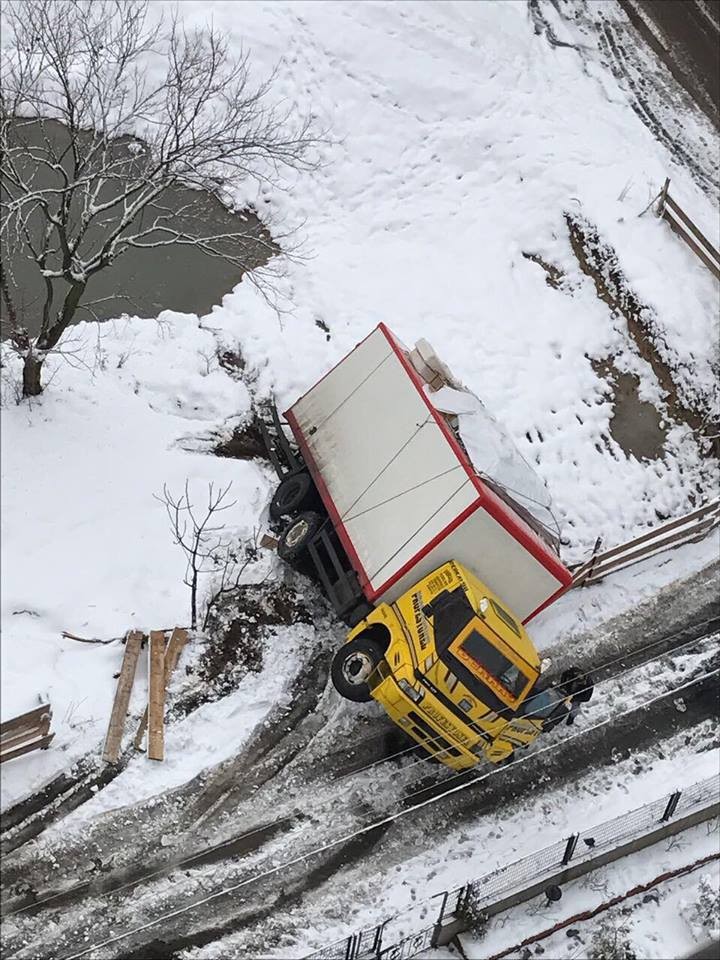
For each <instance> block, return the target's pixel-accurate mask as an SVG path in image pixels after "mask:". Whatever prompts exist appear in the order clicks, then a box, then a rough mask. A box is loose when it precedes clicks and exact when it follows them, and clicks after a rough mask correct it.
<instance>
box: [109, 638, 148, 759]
mask: <svg viewBox="0 0 720 960" xmlns="http://www.w3.org/2000/svg"><path fill="white" fill-rule="evenodd" d="M143 636H144V635H143V633H141V631H140V630H131V631H130V633H129V634H128V638H127V640H126V642H125V653H124V654H123V662H122V667H121V668H120V677H119V679H118V685H117V689H116V690H115V700H114V701H113V707H112V712H111V714H110V722H109V724H108V732H107V736H106V737H105V746H104V748H103V755H102V756H103V760H105V761H106V762H107V763H117V759H118V757H119V756H120V744H121V743H122V735H123V730H124V729H125V720H126V718H127V711H128V706H129V704H130V693H131V692H132V688H133V683H134V681H135V668H136V666H137V661H138V657H139V656H140V647H141V646H142V641H143Z"/></svg>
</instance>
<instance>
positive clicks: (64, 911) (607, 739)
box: [4, 609, 720, 957]
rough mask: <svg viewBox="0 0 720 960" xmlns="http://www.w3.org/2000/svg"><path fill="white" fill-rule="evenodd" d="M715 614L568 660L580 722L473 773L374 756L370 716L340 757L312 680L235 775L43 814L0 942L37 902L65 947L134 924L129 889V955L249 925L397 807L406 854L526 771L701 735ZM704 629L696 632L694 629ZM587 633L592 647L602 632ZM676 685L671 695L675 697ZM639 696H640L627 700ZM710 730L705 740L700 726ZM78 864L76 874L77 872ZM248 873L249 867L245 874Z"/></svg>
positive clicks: (606, 759) (524, 779) (332, 709)
mask: <svg viewBox="0 0 720 960" xmlns="http://www.w3.org/2000/svg"><path fill="white" fill-rule="evenodd" d="M706 614H707V609H705V610H704V611H703V616H706ZM719 625H720V617H719V616H718V611H715V615H714V617H713V618H712V619H707V618H706V619H703V620H700V621H698V622H697V623H696V625H695V627H694V629H693V628H687V625H686V629H685V630H684V631H682V632H678V633H676V634H673V635H670V636H667V637H665V638H660V639H654V640H649V639H648V636H647V633H645V634H640V633H638V634H636V635H635V649H633V645H632V644H631V643H627V644H626V645H625V648H624V651H623V653H622V655H620V656H615V657H613V658H612V659H610V660H605V661H603V662H604V663H605V664H606V666H605V668H604V669H602V670H597V668H598V667H599V665H600V664H599V662H598V660H597V659H596V658H595V657H592V658H591V659H590V660H589V662H584V663H583V664H582V666H583V667H588V666H589V667H593V668H595V670H596V680H597V687H596V694H595V699H594V701H593V702H592V703H591V705H590V707H589V709H588V711H587V715H586V717H585V718H584V723H583V725H582V726H580V727H579V728H576V729H575V730H573V731H572V732H571V733H570V735H569V736H568V732H567V731H565V730H563V731H556V732H555V733H553V734H551V735H547V737H546V738H543V739H542V740H541V741H540V746H539V747H538V748H537V749H535V750H533V752H532V753H530V754H529V755H528V756H527V757H522V759H521V760H520V761H519V762H517V763H516V764H514V765H512V766H511V767H509V768H505V769H501V770H489V771H487V772H483V771H480V772H479V774H476V773H475V772H473V773H472V774H470V775H464V776H462V777H458V776H456V775H453V774H451V773H450V772H448V771H445V770H442V769H439V770H438V769H436V768H433V767H432V766H429V765H428V764H427V763H426V762H424V761H422V760H420V759H419V758H417V756H416V754H415V752H414V751H412V752H408V751H407V748H405V747H404V745H401V747H400V750H401V752H400V753H399V755H398V757H397V758H396V759H389V760H388V759H385V760H384V761H383V762H377V761H378V760H380V759H381V757H375V756H374V755H373V751H374V750H377V749H378V748H380V750H381V751H382V750H383V749H387V746H386V743H385V737H384V735H383V733H382V731H381V730H377V731H376V732H375V733H373V732H372V726H373V724H370V729H369V730H366V732H365V736H366V737H367V742H366V743H365V744H363V742H362V741H361V742H360V743H359V744H358V746H359V752H360V753H361V754H362V753H363V747H365V750H366V751H367V752H365V755H364V760H365V765H364V766H363V768H362V769H360V770H357V769H356V768H357V766H358V758H357V757H355V758H354V759H353V761H352V764H351V766H350V769H348V760H349V757H348V756H347V754H344V752H342V751H341V752H338V751H337V750H336V749H334V747H333V745H334V744H337V743H338V742H340V741H341V740H342V738H343V729H342V726H343V722H344V723H347V720H348V717H347V710H345V711H343V710H342V709H340V711H338V709H337V704H335V705H334V706H333V705H331V704H329V703H328V701H329V700H331V699H332V698H330V697H328V696H327V695H326V696H325V697H323V698H321V700H322V701H323V702H324V704H325V706H323V703H321V704H320V705H319V707H318V709H316V710H315V711H314V712H311V713H310V714H309V716H310V717H311V718H312V719H311V721H310V722H308V720H307V716H306V717H305V722H304V723H302V722H301V723H300V724H299V725H298V726H297V727H295V728H293V727H292V725H291V726H290V729H288V725H287V723H286V724H285V725H283V724H282V723H281V724H280V728H279V731H276V733H275V734H274V735H273V733H272V731H271V732H270V735H269V737H268V734H267V733H265V734H264V737H265V744H264V746H265V749H266V751H267V757H266V759H267V760H269V765H265V764H264V763H263V761H262V760H260V761H259V762H255V763H253V764H252V767H251V769H250V776H249V777H247V776H246V777H245V779H244V781H243V782H242V783H240V782H238V780H239V772H238V771H239V769H240V768H242V766H245V767H246V768H247V765H248V761H247V759H245V758H244V757H246V756H247V755H244V757H238V758H234V759H233V761H231V762H230V765H229V766H228V767H226V768H225V769H224V770H222V771H220V772H216V773H215V775H214V776H211V778H210V780H209V781H208V782H206V783H194V784H191V785H190V787H189V788H184V789H183V790H181V791H180V792H179V794H176V795H175V796H173V795H169V796H167V797H165V798H162V800H161V801H159V802H158V803H155V804H153V805H152V807H151V808H150V809H146V810H144V811H142V810H140V811H135V816H133V811H127V810H123V811H121V812H119V813H118V814H117V815H116V816H109V817H106V818H103V819H102V820H100V821H99V822H97V823H96V824H91V825H90V829H89V830H88V829H87V828H83V829H82V830H75V831H73V829H72V826H70V828H69V829H68V831H67V832H66V831H61V832H60V831H57V830H55V831H53V833H52V836H51V837H49V838H47V840H46V842H45V843H43V844H41V847H40V850H38V849H33V850H28V849H27V848H25V847H23V848H20V850H19V851H18V853H17V855H15V856H14V857H9V858H6V862H5V865H4V866H5V869H4V881H5V889H6V890H9V891H13V890H15V891H16V894H17V892H18V891H20V890H22V889H23V888H24V889H27V888H28V887H33V888H34V891H35V892H34V893H33V894H32V896H31V897H27V895H25V896H24V897H23V896H21V897H17V896H12V895H11V897H10V899H9V901H8V900H6V902H5V905H4V931H5V933H4V935H5V937H6V941H5V942H6V946H7V947H8V948H9V949H11V950H13V951H17V956H19V957H23V956H26V955H27V956H32V955H35V954H33V952H32V951H33V950H35V951H36V950H37V947H38V946H39V943H40V942H45V939H46V938H47V936H48V926H47V923H48V917H50V919H51V920H52V924H51V928H52V929H53V931H56V932H57V939H56V940H55V939H54V940H53V947H52V949H53V951H55V953H56V954H57V955H58V956H61V955H62V956H64V955H65V953H66V952H67V951H68V948H69V946H70V945H71V944H73V943H78V942H82V938H83V937H85V934H86V933H88V932H89V931H90V932H91V934H92V935H91V941H92V942H98V938H99V937H100V933H101V931H105V937H106V938H111V937H112V930H113V928H114V926H115V925H116V924H117V922H118V920H117V918H118V917H123V916H125V920H124V921H123V926H126V925H130V926H133V925H134V926H135V927H137V926H141V924H138V923H137V922H135V919H134V918H136V917H137V916H138V913H137V911H138V907H139V904H147V910H145V909H143V915H145V913H147V915H148V920H149V921H150V922H151V923H152V926H150V927H148V929H147V931H143V932H142V933H140V934H139V935H137V936H136V937H133V938H130V939H129V940H128V942H125V938H124V939H123V947H122V950H123V953H122V954H119V955H123V956H127V955H128V954H127V951H128V949H131V948H132V949H134V950H135V951H136V954H137V956H138V957H140V956H142V955H147V954H143V951H144V950H148V949H150V950H151V955H161V954H157V953H155V952H154V951H156V950H157V949H159V945H158V944H159V942H160V940H162V941H164V942H165V941H166V942H167V943H172V944H173V947H172V949H168V950H167V951H166V952H165V953H162V955H163V956H172V955H174V953H176V952H177V951H179V950H180V949H183V948H185V947H189V946H191V945H193V944H198V943H202V942H209V939H213V938H216V937H217V936H219V935H220V934H221V933H223V932H228V931H229V930H234V929H237V927H238V926H239V925H242V926H243V927H246V926H247V928H248V929H247V932H246V935H247V936H250V935H251V932H252V925H253V924H254V923H259V922H260V921H261V920H264V919H266V918H267V916H268V915H269V912H271V911H269V908H268V909H262V910H260V911H259V913H258V910H257V907H256V906H255V905H256V904H257V903H258V901H260V900H264V901H266V902H272V901H277V898H278V896H280V893H281V890H282V889H285V888H287V889H292V890H293V894H292V897H291V902H292V903H293V904H299V903H300V902H304V898H305V897H307V896H311V895H312V896H314V895H315V894H316V892H317V891H318V890H319V889H321V888H324V887H325V884H326V883H327V882H329V881H331V880H335V881H337V877H336V874H337V873H338V871H340V872H342V871H343V870H345V869H346V868H347V867H348V866H349V865H350V864H352V863H353V862H354V861H355V860H358V859H363V860H364V859H366V858H367V856H368V853H369V851H370V850H371V849H374V848H375V847H377V849H378V855H379V856H380V858H381V860H382V858H383V857H384V856H385V850H386V847H387V845H388V844H390V850H393V849H394V845H395V844H394V841H393V840H392V839H391V838H392V836H394V835H396V834H397V833H398V829H399V828H398V826H397V824H396V822H395V821H394V820H393V819H392V818H393V817H394V816H396V815H397V814H401V815H402V816H403V817H405V818H410V820H411V821H412V828H411V829H412V833H413V835H414V836H415V835H416V836H417V839H416V840H414V841H411V842H409V843H408V841H407V840H404V841H403V843H402V849H403V851H404V853H403V855H404V856H406V857H407V856H411V855H412V854H413V853H416V852H418V853H419V852H421V851H422V849H423V841H422V837H425V836H427V835H429V834H431V833H434V832H437V831H438V830H441V831H443V830H445V829H447V828H448V826H449V825H450V824H452V827H453V828H454V829H457V828H458V827H461V825H462V824H463V823H464V822H466V821H467V822H469V823H472V822H474V821H475V820H476V819H477V818H479V817H482V816H486V815H491V814H492V812H493V811H497V810H502V809H505V808H507V806H508V805H512V804H513V803H519V802H522V800H523V798H524V797H529V796H532V795H533V792H534V791H535V790H536V789H537V785H538V784H539V783H542V784H543V788H544V790H545V791H548V790H550V789H552V790H557V789H558V788H566V787H567V785H568V784H569V783H572V782H574V781H575V780H577V779H580V778H582V777H583V776H586V775H588V774H590V773H591V772H592V771H595V773H596V774H597V772H598V770H601V769H602V768H603V767H604V766H607V765H608V764H609V765H611V766H612V765H613V764H617V763H618V762H619V761H620V759H622V758H623V757H625V756H628V755H629V754H631V753H632V754H633V755H638V754H642V752H643V751H646V750H649V751H651V752H652V750H653V744H656V743H660V742H662V741H664V740H667V739H669V738H671V737H673V736H675V735H677V733H678V732H679V731H681V730H684V731H686V733H687V736H688V738H689V741H688V742H690V743H692V744H694V747H693V749H696V748H697V747H702V746H703V745H704V747H705V748H706V747H707V736H708V733H709V732H710V730H712V729H713V728H712V727H710V728H708V727H707V722H708V721H709V720H710V719H712V718H713V717H714V716H715V713H716V707H717V703H716V700H717V698H716V678H715V677H714V676H711V677H710V678H707V677H706V675H707V674H712V671H713V670H715V669H717V667H718V666H720V662H718V660H717V653H716V647H717V639H716V634H717V628H718V626H719ZM708 635H710V639H708V640H704V639H702V638H704V637H707V636H708ZM598 646H599V647H600V649H602V642H600V643H599V644H598ZM588 653H589V651H588ZM595 656H596V654H595ZM679 688H682V689H681V690H680V694H681V695H682V697H683V701H684V707H685V709H683V710H682V711H679V710H678V709H677V708H676V707H675V706H674V704H675V703H676V701H677V695H678V689H679ZM666 691H667V692H666ZM644 703H648V704H649V706H644V707H643V706H640V708H639V709H638V708H637V707H636V706H635V705H636V704H641V705H642V704H644ZM343 712H344V713H345V714H346V716H345V717H343V715H342V714H343ZM377 720H378V721H379V722H377V723H376V726H377V727H382V724H383V721H382V720H381V719H380V718H377ZM583 727H585V728H587V729H583ZM702 731H705V733H704V734H703V733H702ZM711 736H712V737H713V741H712V742H714V733H713V734H711ZM576 741H577V742H576ZM258 746H259V744H258V743H255V744H254V745H252V744H251V745H250V747H249V750H251V751H252V750H256V751H257V749H258ZM691 752H692V751H691ZM381 756H382V755H381ZM278 761H280V762H278ZM373 761H375V762H373ZM353 771H355V772H353ZM475 780H479V782H478V783H476V782H474V781H475ZM458 788H460V789H459V790H458ZM453 791H454V792H453ZM478 791H479V792H478ZM480 797H481V799H479V798H480ZM270 811H272V814H270ZM142 814H144V819H145V824H144V825H143V824H142V823H141V816H140V815H142ZM269 814H270V815H269ZM268 815H269V816H268ZM387 818H390V819H387ZM238 823H240V824H242V829H241V830H240V831H238V829H237V825H238ZM373 824H377V826H376V827H373V826H372V825H373ZM356 831H364V832H361V834H360V836H359V837H358V838H357V839H347V840H342V839H341V838H342V837H352V835H353V834H354V833H355V832H356ZM73 832H74V833H75V839H73ZM400 832H401V831H400ZM119 833H120V835H122V836H123V837H124V838H125V840H124V844H123V848H122V849H121V850H118V849H117V844H116V842H115V838H116V837H117V835H118V834H119ZM148 834H150V835H151V836H154V838H155V842H156V844H158V851H157V852H158V854H159V856H158V858H157V860H155V861H152V860H149V844H148V842H147V841H148ZM209 838H212V841H213V842H212V843H208V839H209ZM415 844H417V846H415ZM38 854H40V855H39V856H38ZM108 855H109V856H108ZM138 855H141V856H142V857H143V860H142V863H143V866H142V867H138V866H137V862H138ZM298 858H301V859H299V860H298ZM123 862H124V863H125V864H126V865H125V866H123V865H122V864H123ZM278 864H279V865H280V868H281V869H280V876H278V875H277V871H278ZM283 864H287V867H285V866H283ZM88 871H90V872H91V875H90V877H89V879H88V880H85V879H83V880H82V881H81V882H79V883H78V882H77V878H78V877H79V876H82V877H85V876H87V874H88ZM263 875H267V876H266V879H265V880H264V881H256V880H255V879H254V878H255V877H259V876H260V877H262V876H263ZM63 877H65V879H63ZM220 878H222V879H220ZM48 884H50V886H47V885H48ZM233 884H240V885H241V886H243V885H245V884H247V885H248V889H247V891H243V894H242V898H241V901H240V904H241V905H240V906H239V904H238V901H237V898H236V897H228V898H225V897H221V898H220V900H215V899H211V900H210V902H209V903H207V904H205V903H203V904H198V906H197V907H196V908H194V909H193V910H192V924H193V927H194V928H196V933H195V934H193V936H192V937H188V936H187V935H185V934H183V935H180V934H179V932H178V931H179V930H182V929H184V923H185V920H183V924H182V925H181V926H180V927H178V925H177V921H176V920H175V918H173V917H170V918H168V920H167V921H165V922H160V923H155V922H153V921H154V919H155V917H157V916H158V914H159V913H170V914H172V912H173V911H174V910H177V909H180V910H184V909H185V908H186V907H187V905H188V903H194V902H195V901H199V900H204V898H205V897H206V896H208V895H209V896H211V897H212V894H213V893H214V892H215V891H217V890H218V889H221V888H222V887H227V886H232V885H233ZM199 891H202V894H200V893H199ZM33 901H36V903H35V904H33ZM221 901H224V902H221ZM280 901H281V902H282V897H280ZM128 904H131V906H128ZM159 904H162V910H159ZM128 910H130V913H129V914H128V913H127V911H128ZM126 914H127V915H126ZM108 917H111V918H115V919H112V920H110V921H108ZM108 922H109V925H108ZM255 935H256V936H257V935H258V932H257V930H256V931H255ZM36 938H39V939H36ZM208 938H209V939H208ZM23 942H24V943H27V944H30V945H31V946H30V947H28V951H29V952H28V951H26V950H25V949H19V950H18V947H19V944H20V943H23ZM99 942H102V937H100V941H99ZM133 944H134V945H135V946H134V947H133ZM13 955H14V954H13ZM68 955H71V954H70V953H68ZM113 955H114V954H113Z"/></svg>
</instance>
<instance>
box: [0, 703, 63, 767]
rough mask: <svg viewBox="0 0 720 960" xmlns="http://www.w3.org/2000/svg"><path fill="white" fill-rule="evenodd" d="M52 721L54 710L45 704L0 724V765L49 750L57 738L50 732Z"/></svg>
mask: <svg viewBox="0 0 720 960" xmlns="http://www.w3.org/2000/svg"><path fill="white" fill-rule="evenodd" d="M51 719H52V709H51V708H50V704H49V703H45V704H43V705H42V706H41V707H36V708H35V710H29V711H28V712H27V713H23V714H21V715H20V716H19V717H15V718H14V719H13V720H7V721H6V722H5V723H2V724H0V763H5V761H6V760H13V759H14V758H15V757H21V756H22V755H23V754H24V753H30V751H31V750H47V748H48V747H49V746H50V741H51V740H52V738H53V737H54V736H55V734H54V733H50V732H49V731H50V720H51Z"/></svg>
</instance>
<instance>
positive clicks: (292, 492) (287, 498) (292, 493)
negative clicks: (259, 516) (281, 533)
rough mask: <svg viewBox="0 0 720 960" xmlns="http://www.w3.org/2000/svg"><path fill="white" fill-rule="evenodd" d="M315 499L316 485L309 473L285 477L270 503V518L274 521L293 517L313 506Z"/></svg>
mask: <svg viewBox="0 0 720 960" xmlns="http://www.w3.org/2000/svg"><path fill="white" fill-rule="evenodd" d="M314 498H315V485H314V483H313V482H312V478H311V476H310V474H309V473H306V472H305V471H304V470H303V471H302V472H301V473H293V474H291V475H290V476H289V477H285V479H284V480H281V481H280V484H279V486H278V488H277V490H276V491H275V493H274V495H273V498H272V500H271V501H270V516H271V517H272V519H273V520H280V519H281V518H282V517H288V516H292V515H293V514H295V513H299V512H300V511H301V510H304V509H305V508H307V507H309V506H312V503H313V500H314Z"/></svg>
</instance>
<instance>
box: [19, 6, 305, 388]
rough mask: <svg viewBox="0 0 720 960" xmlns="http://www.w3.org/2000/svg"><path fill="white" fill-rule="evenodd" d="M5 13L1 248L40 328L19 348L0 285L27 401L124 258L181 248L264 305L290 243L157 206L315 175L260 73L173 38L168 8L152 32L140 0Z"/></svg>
mask: <svg viewBox="0 0 720 960" xmlns="http://www.w3.org/2000/svg"><path fill="white" fill-rule="evenodd" d="M4 17H5V21H6V25H7V29H8V31H9V33H10V35H11V39H12V43H10V44H9V45H8V48H7V52H5V51H4V56H3V60H2V67H1V71H2V73H1V77H0V80H1V86H0V242H2V243H3V245H4V248H5V249H6V250H7V249H12V250H14V251H15V250H17V251H20V253H21V255H22V257H23V258H24V259H26V260H27V261H29V262H30V263H32V264H33V266H34V268H35V269H36V272H37V277H38V287H39V290H42V291H43V296H42V297H41V298H40V299H41V300H42V306H41V308H40V312H39V317H38V319H39V333H38V335H37V336H36V337H35V338H27V342H26V339H24V338H23V335H22V333H21V329H22V324H21V318H19V316H18V311H17V310H15V309H13V308H11V306H10V304H11V302H12V290H11V283H10V282H9V278H8V276H7V273H6V274H4V275H3V280H2V284H0V301H1V302H2V305H3V308H4V312H5V313H6V316H7V321H8V323H9V324H10V326H11V328H12V329H13V331H17V333H15V334H14V336H13V338H12V339H13V343H14V344H15V345H16V349H18V351H19V352H21V355H22V356H23V358H24V360H25V364H26V368H27V369H26V371H25V373H24V384H23V387H24V390H25V391H26V395H36V394H37V393H39V392H41V390H42V385H41V380H40V372H41V368H42V364H43V362H44V359H45V357H46V356H47V354H48V352H49V351H51V350H53V349H54V348H55V347H56V346H57V344H58V342H59V340H60V338H61V337H62V335H63V333H64V332H65V330H66V329H67V326H68V325H69V324H70V323H71V322H72V320H73V318H74V317H75V315H76V312H77V310H78V309H79V308H80V307H81V306H82V304H83V302H84V301H85V294H86V288H87V286H88V284H89V283H91V282H92V278H93V276H95V275H96V274H97V273H98V272H100V271H102V270H106V269H108V268H110V267H111V266H112V264H113V263H114V262H115V261H116V260H117V259H118V257H121V256H122V255H123V253H125V252H126V251H127V250H129V249H133V248H134V249H138V248H149V247H158V246H172V245H188V244H190V245H193V246H195V247H196V248H197V249H198V250H200V251H201V252H202V253H204V254H205V255H207V256H211V257H219V258H221V259H223V260H225V261H227V262H228V263H231V264H233V265H234V266H237V267H239V268H240V269H241V270H243V271H244V272H245V275H246V276H247V277H248V279H249V280H250V282H251V283H253V284H255V285H256V287H257V288H258V289H259V290H260V292H261V293H262V294H263V295H264V296H266V297H268V296H270V295H271V294H272V291H273V281H272V277H273V273H272V270H271V269H269V268H268V267H267V266H266V264H267V261H268V260H270V259H271V258H275V257H276V256H277V254H278V253H279V246H280V245H282V248H283V254H284V255H285V256H286V257H293V256H294V255H297V249H296V248H293V244H292V242H284V241H288V240H289V239H290V238H280V237H275V238H271V237H270V236H269V234H267V233H265V234H264V235H263V234H258V232H257V231H256V232H248V231H247V230H238V231H234V232H232V231H227V230H223V231H222V232H215V233H213V232H208V231H206V230H202V229H195V228H194V227H186V226H185V225H183V226H182V227H179V226H178V223H177V217H178V210H177V209H175V210H172V209H170V207H169V206H167V205H166V204H164V203H163V197H164V195H166V194H167V192H168V190H169V189H170V188H172V187H175V186H178V185H181V186H184V187H188V188H192V189H193V190H196V191H204V192H205V193H200V192H198V194H197V199H196V200H195V199H190V200H189V201H188V203H187V205H186V209H185V210H184V211H183V212H185V213H187V214H188V216H190V215H192V214H193V213H194V212H195V211H196V210H198V209H199V208H200V205H201V204H202V202H203V197H204V196H205V195H206V193H207V192H210V193H212V194H213V195H215V196H216V197H218V199H222V193H223V190H224V189H225V184H228V183H233V184H237V183H240V182H242V181H243V180H246V179H248V178H252V179H254V180H256V181H268V182H271V183H275V182H277V180H278V178H279V176H280V175H281V173H282V171H283V170H285V169H291V170H292V169H295V170H298V169H309V168H311V167H312V166H314V165H315V164H316V157H315V155H314V151H313V149H312V148H313V147H314V146H315V145H316V144H317V143H318V142H319V138H318V137H316V136H314V135H313V133H312V130H311V125H310V121H309V120H308V119H307V118H298V117H297V116H296V113H295V111H294V110H293V108H292V107H287V108H282V107H281V106H279V105H278V104H276V103H274V102H273V100H272V97H271V90H272V84H273V79H274V75H272V76H270V77H269V78H268V79H267V80H265V81H264V82H262V83H259V84H255V83H252V82H251V81H250V71H249V57H248V54H247V52H245V51H241V52H240V53H239V54H237V55H236V54H235V53H233V52H232V51H231V50H230V48H229V45H228V41H227V39H226V37H225V36H224V35H223V34H222V33H221V32H220V31H219V30H217V29H216V28H215V27H214V26H208V27H206V28H203V29H191V30H189V29H186V28H185V27H184V25H183V24H182V22H181V21H180V19H179V17H178V15H177V13H175V14H174V15H173V16H172V17H171V19H170V22H169V24H168V25H167V27H165V25H163V24H162V22H161V23H159V24H153V23H151V22H150V18H149V16H148V0H6V3H5V4H4ZM158 52H160V53H162V54H163V55H164V58H165V63H166V69H165V72H164V74H162V75H158V72H157V69H156V67H157V54H158ZM151 67H152V69H151ZM193 208H194V209H193ZM195 220H199V218H197V217H196V218H195ZM86 305H87V304H86Z"/></svg>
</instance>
